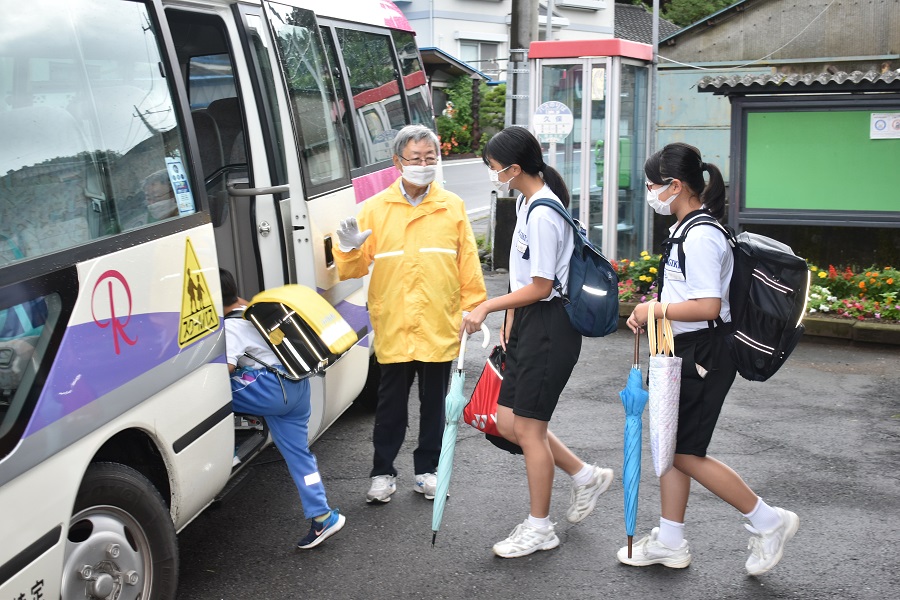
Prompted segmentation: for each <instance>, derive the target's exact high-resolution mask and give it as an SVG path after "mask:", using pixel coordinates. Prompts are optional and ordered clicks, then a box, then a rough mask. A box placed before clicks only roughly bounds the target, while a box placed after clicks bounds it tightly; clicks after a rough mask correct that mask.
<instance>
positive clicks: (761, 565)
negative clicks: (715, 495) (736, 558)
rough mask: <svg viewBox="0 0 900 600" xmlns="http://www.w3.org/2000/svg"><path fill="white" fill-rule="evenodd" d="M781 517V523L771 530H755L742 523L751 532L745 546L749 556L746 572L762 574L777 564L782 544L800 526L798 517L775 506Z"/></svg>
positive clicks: (786, 541)
mask: <svg viewBox="0 0 900 600" xmlns="http://www.w3.org/2000/svg"><path fill="white" fill-rule="evenodd" d="M775 511H776V512H777V513H778V514H779V516H780V517H781V525H779V526H778V527H776V528H775V529H772V530H771V531H766V532H762V531H757V530H756V529H754V528H753V527H751V526H750V525H746V524H745V525H744V527H746V528H747V530H748V531H749V532H750V533H752V534H753V537H751V538H750V543H749V544H748V545H747V548H748V549H749V550H750V558H748V559H747V565H746V566H747V572H748V573H750V574H751V575H762V574H763V573H765V572H766V571H769V570H770V569H771V568H772V567H774V566H775V565H777V564H778V561H780V560H781V556H782V554H784V545H785V544H786V543H788V542H789V541H790V539H791V538H792V537H794V534H795V533H797V529H799V528H800V518H799V517H798V516H797V515H796V514H794V513H792V512H791V511H789V510H784V509H783V508H778V507H777V506H776V507H775Z"/></svg>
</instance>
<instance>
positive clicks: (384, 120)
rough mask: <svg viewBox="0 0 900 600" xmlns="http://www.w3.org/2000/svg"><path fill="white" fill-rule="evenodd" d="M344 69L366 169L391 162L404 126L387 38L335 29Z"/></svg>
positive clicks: (401, 105)
mask: <svg viewBox="0 0 900 600" xmlns="http://www.w3.org/2000/svg"><path fill="white" fill-rule="evenodd" d="M335 31H336V33H337V37H338V44H339V46H340V51H341V55H342V56H343V59H344V65H345V66H346V68H347V75H348V78H349V83H350V92H351V94H352V95H353V109H354V110H355V111H356V114H357V115H358V117H357V118H356V119H355V121H356V127H357V142H358V143H359V145H360V148H359V152H360V155H361V156H362V157H363V162H364V164H365V165H366V166H368V165H372V164H375V163H378V162H382V161H388V160H390V159H391V156H392V154H393V151H392V150H391V142H392V141H393V139H394V136H395V135H396V134H397V131H398V130H400V129H401V128H402V127H403V126H404V125H405V124H406V114H405V110H404V108H403V102H402V100H401V97H400V84H399V81H398V77H397V71H396V69H395V67H394V59H393V56H392V53H391V40H390V38H389V37H388V36H386V35H379V34H376V33H369V32H365V31H356V30H353V29H345V28H341V27H336V28H335Z"/></svg>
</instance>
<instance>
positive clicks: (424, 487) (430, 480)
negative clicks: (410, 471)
mask: <svg viewBox="0 0 900 600" xmlns="http://www.w3.org/2000/svg"><path fill="white" fill-rule="evenodd" d="M436 487H437V475H435V474H434V473H422V474H421V475H416V486H415V487H414V488H413V489H415V490H416V491H417V492H419V493H420V494H425V499H426V500H434V490H435V488H436Z"/></svg>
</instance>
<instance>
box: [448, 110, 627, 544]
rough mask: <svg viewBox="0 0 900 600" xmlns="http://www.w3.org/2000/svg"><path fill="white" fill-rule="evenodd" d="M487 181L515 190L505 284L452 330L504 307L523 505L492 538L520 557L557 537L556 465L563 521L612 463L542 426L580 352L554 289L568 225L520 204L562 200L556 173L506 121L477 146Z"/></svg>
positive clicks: (562, 278) (564, 267)
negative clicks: (590, 456) (581, 451)
mask: <svg viewBox="0 0 900 600" xmlns="http://www.w3.org/2000/svg"><path fill="white" fill-rule="evenodd" d="M484 162H485V164H486V165H487V166H488V168H489V169H490V170H489V172H488V174H489V177H490V180H491V181H492V182H493V183H494V185H495V186H496V187H497V188H498V189H499V188H501V187H503V186H507V185H510V184H512V186H513V187H514V188H515V189H517V190H519V191H520V192H522V193H521V194H520V196H519V198H518V201H517V203H516V227H515V231H514V234H513V236H514V237H513V243H512V244H511V248H510V257H509V282H510V285H509V287H510V293H508V294H505V295H503V296H498V297H496V298H491V299H489V300H487V301H486V302H484V303H482V304H481V305H479V306H478V307H476V308H474V309H472V312H471V313H469V314H468V315H466V316H464V317H463V321H462V325H461V326H460V335H462V331H463V330H465V331H467V332H469V333H474V332H475V331H478V330H479V328H480V327H481V323H482V322H483V321H484V319H485V317H487V315H488V314H489V313H491V312H494V311H499V310H505V311H506V318H505V319H504V326H503V329H502V331H501V332H500V343H501V345H502V346H503V347H504V348H505V349H506V371H505V372H504V375H503V384H502V385H501V388H500V397H499V400H498V405H499V406H498V408H497V428H498V429H499V430H500V433H501V435H502V436H503V437H504V438H505V439H507V440H509V441H510V442H512V443H514V444H518V445H519V446H521V448H522V453H523V454H524V455H525V470H526V474H527V477H528V493H529V498H530V509H531V510H530V514H529V515H528V518H527V519H525V521H524V522H523V523H520V524H519V525H517V526H516V527H515V529H513V531H512V533H511V534H510V535H509V537H508V538H506V539H505V540H503V541H501V542H498V543H497V544H495V545H494V553H495V554H496V555H497V556H500V557H503V558H514V557H518V556H526V555H528V554H531V553H533V552H536V551H538V550H550V549H552V548H556V547H557V546H559V538H558V537H557V536H556V533H555V531H554V525H553V523H552V522H551V521H550V495H551V490H552V487H553V476H554V472H555V467H559V468H560V469H562V470H563V471H565V472H566V473H568V474H569V475H570V476H571V477H572V495H571V499H572V500H571V505H570V506H569V509H568V511H567V512H566V519H567V520H568V521H569V522H570V523H578V522H579V521H581V520H583V519H584V518H585V517H587V516H588V515H589V514H590V513H591V511H592V510H593V509H594V505H595V504H596V502H597V498H598V497H599V496H600V494H602V493H603V492H604V491H605V490H606V489H607V488H608V487H609V484H610V482H612V478H613V472H612V470H611V469H603V468H600V467H598V466H595V465H588V464H585V463H584V462H583V461H582V460H581V459H580V458H578V457H577V456H576V455H575V454H574V453H573V452H572V451H571V450H569V448H568V447H566V445H565V444H563V443H562V442H561V441H560V440H559V438H557V437H556V436H555V435H553V433H552V432H550V431H549V430H548V429H547V423H548V421H550V417H551V416H552V415H553V411H554V409H555V408H556V404H557V402H558V401H559V396H560V393H561V392H562V390H563V388H564V387H565V385H566V383H567V382H568V380H569V376H570V375H571V373H572V369H573V367H574V366H575V363H576V362H578V356H579V354H580V352H581V334H579V333H578V332H577V331H576V330H575V329H574V328H573V327H572V323H571V321H569V316H568V314H567V313H566V309H565V308H564V306H563V303H562V299H561V298H560V295H559V293H558V292H557V291H556V290H555V289H554V288H553V280H554V278H555V279H558V280H559V282H560V284H561V285H562V290H563V292H564V293H565V291H566V289H567V285H568V280H569V275H568V273H569V260H570V259H571V256H572V249H573V244H574V239H573V238H574V234H573V232H572V228H571V227H570V226H569V224H568V223H567V222H566V221H565V220H564V219H563V218H562V216H560V215H559V214H558V213H557V212H556V211H555V210H553V209H552V208H551V207H549V206H538V207H536V208H535V209H534V210H533V211H532V212H531V214H530V215H528V209H529V206H530V205H531V203H532V202H533V201H534V200H536V199H538V198H548V199H551V200H553V201H556V202H559V203H561V204H562V205H563V206H568V204H569V191H568V190H567V189H566V185H565V183H564V182H563V179H562V176H561V175H560V174H559V173H558V172H557V171H556V169H553V168H552V167H549V166H547V165H546V164H545V163H544V159H543V153H542V151H541V145H540V143H539V142H538V141H537V139H536V138H535V137H534V136H533V135H532V134H531V133H530V132H529V131H528V130H527V129H525V128H523V127H508V128H506V129H504V130H503V131H501V132H500V133H498V134H497V135H495V136H494V137H493V138H491V140H490V141H489V142H488V143H487V145H486V146H485V149H484Z"/></svg>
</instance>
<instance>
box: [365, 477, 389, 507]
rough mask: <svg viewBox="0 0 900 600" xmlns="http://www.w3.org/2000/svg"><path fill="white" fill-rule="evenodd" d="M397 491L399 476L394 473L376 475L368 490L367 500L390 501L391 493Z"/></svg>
mask: <svg viewBox="0 0 900 600" xmlns="http://www.w3.org/2000/svg"><path fill="white" fill-rule="evenodd" d="M396 491H397V478H396V477H394V476H393V475H376V476H375V477H373V478H372V487H370V488H369V491H368V492H366V502H368V503H369V504H371V503H372V502H390V501H391V494H393V493H394V492H396Z"/></svg>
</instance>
